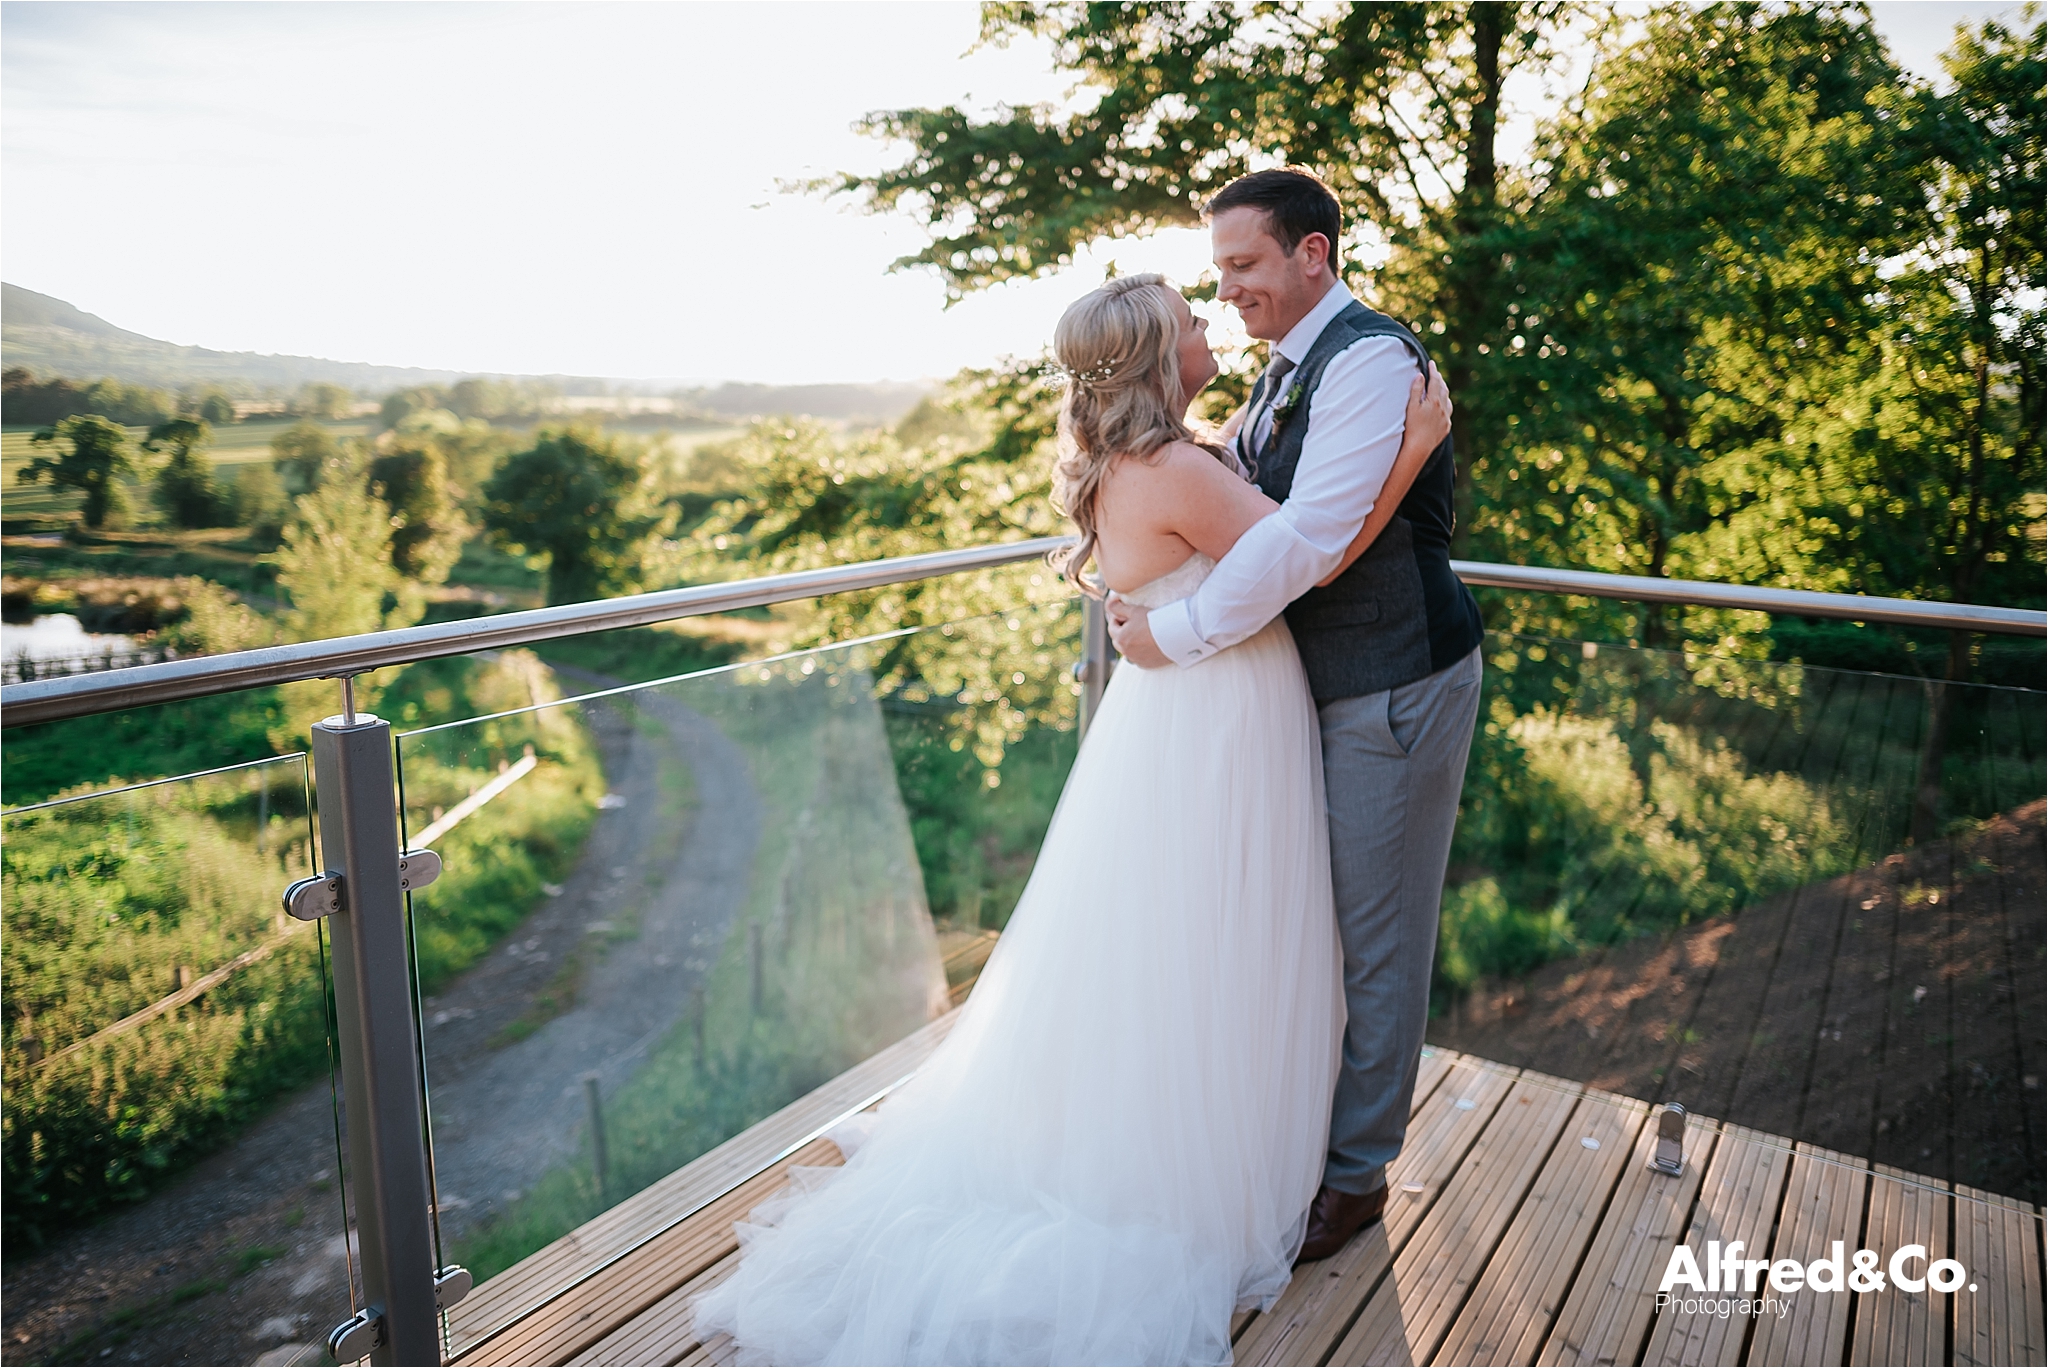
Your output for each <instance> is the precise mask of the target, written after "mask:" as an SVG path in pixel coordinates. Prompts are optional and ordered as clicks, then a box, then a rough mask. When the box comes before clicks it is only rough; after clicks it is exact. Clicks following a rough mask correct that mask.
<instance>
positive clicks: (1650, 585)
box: [1451, 561, 2048, 636]
mask: <svg viewBox="0 0 2048 1368" xmlns="http://www.w3.org/2000/svg"><path fill="white" fill-rule="evenodd" d="M1451 569H1452V570H1454V571H1456V572H1457V575H1458V578H1459V579H1462V580H1464V581H1465V583H1467V584H1472V585H1480V586H1484V587H1486V588H1489V589H1521V590H1526V591H1529V592H1533V593H1541V594H1577V595H1581V596H1583V597H1586V598H1611V599H1627V600H1629V601H1630V602H1633V603H1684V604H1690V605H1692V606H1694V607H1699V608H1745V609H1749V610H1752V611H1754V612H1760V613H1781V614H1784V615H1785V616H1787V617H1821V618H1841V619H1844V620H1847V621H1851V622H1882V623H1886V624H1888V625H1891V626H1895V627H1930V628H1947V629H1951V630H1959V631H1965V632H2004V633H2008V634H2011V635H2015V636H2048V613H2043V612H2039V611H2037V610H2035V609H2031V608H1981V607H1978V606H1977V605H1975V604H1970V603H1939V602H1933V601H1929V600H1925V599H1899V598H1874V597H1869V596H1866V595H1863V594H1821V593H1815V592H1814V591H1812V590H1810V589H1761V588H1757V587H1754V586H1752V585H1747V584H1714V583H1711V582H1709V581H1707V580H1675V579H1652V578H1650V577H1649V576H1647V575H1609V574H1605V573H1601V572H1598V571H1593V570H1545V569H1543V568H1542V567H1541V566H1531V565H1488V564H1485V563H1483V562H1480V561H1452V562H1451Z"/></svg>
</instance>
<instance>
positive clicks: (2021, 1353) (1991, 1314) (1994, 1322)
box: [1949, 1185, 2048, 1364]
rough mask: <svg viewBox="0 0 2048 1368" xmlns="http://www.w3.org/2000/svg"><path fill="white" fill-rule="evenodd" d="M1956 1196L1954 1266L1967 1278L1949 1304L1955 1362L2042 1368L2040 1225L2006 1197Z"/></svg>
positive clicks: (1969, 1191)
mask: <svg viewBox="0 0 2048 1368" xmlns="http://www.w3.org/2000/svg"><path fill="white" fill-rule="evenodd" d="M1955 1191H1956V1207H1955V1230H1956V1252H1955V1258H1956V1261H1957V1262H1958V1263H1960V1264H1962V1266H1963V1267H1964V1268H1965V1269H1967V1270H1968V1271H1969V1276H1970V1280H1969V1282H1968V1283H1966V1284H1964V1286H1963V1289H1962V1291H1960V1292H1957V1293H1956V1294H1955V1295H1954V1296H1952V1297H1951V1298H1950V1299H1949V1300H1950V1304H1951V1305H1952V1306H1953V1308H1954V1312H1955V1361H1956V1362H1957V1363H1968V1364H1993V1363H2041V1362H2043V1359H2044V1355H2048V1347H2044V1344H2043V1340H2044V1336H2043V1334H2042V1328H2041V1320H2042V1301H2041V1294H2042V1287H2041V1220H2040V1217H2039V1216H2038V1215H2037V1214H2036V1213H2035V1211H2034V1209H2033V1208H2032V1207H2030V1206H2028V1205H2026V1204H2025V1203H2023V1202H2018V1201H2015V1200H2014V1199H2012V1198H2010V1197H2000V1196H1997V1195H1996V1194H1994V1193H1989V1192H1980V1191H1978V1190H1977V1189H1976V1188H1969V1187H1962V1186H1960V1185H1958V1186H1957V1188H1956V1190H1955ZM1973 1289H1974V1290H1973Z"/></svg>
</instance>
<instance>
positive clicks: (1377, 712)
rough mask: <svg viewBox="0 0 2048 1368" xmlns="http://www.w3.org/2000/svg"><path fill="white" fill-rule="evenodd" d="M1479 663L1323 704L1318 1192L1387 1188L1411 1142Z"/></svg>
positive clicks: (1475, 655) (1475, 656)
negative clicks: (1325, 794) (1328, 976)
mask: <svg viewBox="0 0 2048 1368" xmlns="http://www.w3.org/2000/svg"><path fill="white" fill-rule="evenodd" d="M1479 675H1480V661H1479V652H1478V650H1477V649H1475V650H1474V651H1473V652H1472V654H1470V655H1468V656H1466V657H1465V658H1464V659H1463V660H1461V661H1459V662H1458V663H1457V664H1455V665H1452V666H1450V667H1449V668H1448V669H1444V670H1439V671H1438V672H1437V673H1435V674H1433V675H1431V676H1429V677H1428V678H1427V679H1420V680H1417V681H1416V682H1415V683H1413V684H1403V685H1402V686H1401V687H1400V688H1398V689H1388V690H1385V691H1383V692H1381V693H1374V694H1364V695H1361V696H1360V697H1357V698H1340V699H1336V700H1333V701H1332V702H1329V703H1325V704H1323V705H1322V706H1321V707H1320V708H1319V709H1318V710H1317V711H1318V712H1319V713H1320V715H1321V720H1322V732H1323V782H1324V784H1325V786H1326V787H1327V789H1328V791H1329V799H1330V865H1331V872H1332V874H1333V876H1334V884H1335V888H1336V895H1337V932H1338V939H1339V940H1340V941H1341V942H1342V944H1343V948H1344V1005H1345V1008H1346V1010H1347V1012H1348V1020H1347V1021H1346V1024H1345V1027H1344V1057H1343V1064H1342V1067H1341V1069H1340V1070H1339V1072H1338V1076H1337V1098H1336V1103H1335V1106H1334V1107H1333V1108H1332V1110H1331V1114H1330V1152H1329V1157H1328V1159H1327V1160H1326V1162H1325V1164H1324V1168H1323V1181H1324V1182H1325V1183H1327V1184H1328V1185H1329V1186H1331V1187H1333V1188H1336V1189H1337V1190H1338V1191H1340V1192H1353V1193H1365V1192H1371V1191H1373V1190H1375V1189H1377V1188H1380V1187H1383V1186H1385V1185H1386V1181H1387V1175H1386V1169H1387V1165H1388V1164H1389V1163H1390V1162H1392V1160H1393V1158H1394V1156H1395V1155H1397V1154H1399V1153H1400V1152H1401V1144H1402V1142H1403V1141H1404V1140H1406V1139H1407V1136H1408V1108H1409V1105H1410V1102H1411V1101H1412V1099H1413V1097H1414V1095H1415V1074H1416V1070H1417V1068H1418V1066H1419V1065H1420V1063H1421V1059H1422V1034H1423V1029H1424V1027H1425V1026H1426V1025H1427V1022H1428V1018H1429V975H1430V969H1431V967H1432V965H1433V964H1434V962H1435V959H1436V931H1437V916H1438V910H1439V905H1440V904H1441V902H1442V900H1443V892H1444V867H1445V864H1446V862H1447V861H1448V860H1449V859H1450V854H1451V830H1452V828H1453V827H1454V826H1455V825H1456V824H1457V820H1458V795H1459V793H1460V791H1461V790H1462V789H1463V788H1464V785H1465V759H1466V756H1467V755H1468V754H1469V753H1470V751H1471V749H1472V726H1473V723H1474V721H1475V720H1476V719H1477V717H1478V714H1479V693H1480V689H1479Z"/></svg>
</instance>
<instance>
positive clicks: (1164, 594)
mask: <svg viewBox="0 0 2048 1368" xmlns="http://www.w3.org/2000/svg"><path fill="white" fill-rule="evenodd" d="M1205 327H1206V325H1205V324H1204V322H1203V321H1202V320H1200V319H1198V318H1196V317H1195V315H1194V313H1193V311H1192V310H1190V309H1189V308H1188V306H1187V303H1186V301H1185V300H1184V299H1182V297H1181V296H1180V295H1179V294H1178V293H1177V292H1176V291H1174V290H1173V289H1172V288H1170V287H1168V286H1167V285H1166V284H1165V282H1164V281H1163V280H1162V279H1161V278H1160V277H1159V276H1156V275H1138V276H1129V277H1125V278H1122V279H1119V280H1113V281H1111V282H1110V283H1109V284H1107V285H1104V286H1103V287H1102V288H1101V289H1099V290H1096V291H1094V292H1093V293H1091V294H1089V295H1088V296H1086V297H1085V298H1083V299H1081V300H1080V301H1078V302H1077V303H1075V304H1074V305H1073V307H1072V308H1070V309H1068V310H1067V313H1066V315H1065V316H1064V317H1063V318H1062V319H1061V320H1060V324H1059V329H1058V332H1057V334H1056V337H1055V341H1054V349H1055V351H1056V353H1057V355H1058V358H1059V361H1060V364H1061V366H1062V367H1063V368H1064V369H1065V371H1066V372H1067V375H1068V377H1069V381H1070V383H1069V387H1068V391H1067V394H1066V398H1065V401H1064V405H1063V407H1062V409H1061V413H1060V456H1059V463H1058V465H1057V467H1056V470H1055V481H1054V483H1055V492H1056V495H1057V497H1058V498H1059V500H1060V502H1061V504H1062V506H1063V507H1065V508H1066V509H1067V510H1069V511H1070V513H1071V516H1072V517H1073V519H1074V521H1075V523H1076V524H1077V525H1078V526H1079V528H1080V533H1081V537H1080V542H1079V544H1078V546H1077V547H1076V549H1075V550H1074V551H1073V552H1071V553H1070V554H1069V555H1068V556H1067V558H1066V561H1065V567H1064V568H1065V569H1066V570H1067V571H1068V573H1069V574H1070V575H1071V576H1072V577H1074V578H1075V579H1077V580H1078V579H1079V578H1080V575H1081V571H1082V569H1083V567H1084V566H1085V565H1086V564H1087V563H1088V562H1089V560H1090V559H1091V558H1092V559H1093V560H1094V562H1095V564H1096V566H1097V568H1098V570H1099V571H1100V574H1101V578H1102V580H1103V581H1104V582H1105V583H1106V584H1107V585H1108V587H1109V588H1111V589H1114V590H1117V591H1119V592H1121V593H1122V595H1123V596H1124V597H1125V598H1127V599H1129V600H1131V601H1132V602H1134V603H1136V604H1139V605H1141V606H1153V605H1157V604H1164V603H1168V602H1171V601H1172V600H1174V599H1178V598H1181V597H1183V596H1185V595H1186V594H1187V593H1189V592H1190V591H1191V590H1192V589H1193V588H1194V587H1195V585H1197V584H1198V583H1200V582H1201V580H1202V578H1203V576H1205V575H1207V574H1208V572H1209V570H1210V569H1211V568H1212V567H1213V566H1214V564H1215V562H1216V561H1217V560H1219V559H1220V558H1221V557H1222V556H1223V554H1224V553H1225V552H1226V551H1228V550H1229V549H1230V547H1231V545H1232V544H1233V543H1235V542H1236V540H1237V538H1238V536H1239V535H1240V534H1241V533H1243V532H1244V530H1245V529H1246V528H1248V527H1250V526H1251V525H1252V524H1253V523H1255V522H1257V521H1258V520H1259V519H1261V518H1263V517H1265V516H1266V515H1267V514H1269V513H1271V512H1272V511H1273V510H1274V508H1275V507H1276V505H1275V504H1274V503H1273V502H1272V501H1271V500H1269V499H1268V498H1266V496H1265V495H1263V494H1261V493H1260V492H1259V491H1258V490H1257V489H1256V488H1254V487H1253V486H1252V485H1251V484H1250V483H1249V482H1248V481H1247V480H1246V479H1245V477H1244V475H1243V473H1242V472H1241V471H1240V470H1239V469H1238V468H1237V465H1236V462H1235V461H1234V459H1233V458H1232V457H1231V456H1230V455H1228V454H1227V449H1226V448H1224V447H1221V446H1217V445H1212V444H1210V443H1208V442H1205V441H1203V440H1202V439H1201V438H1200V437H1198V436H1197V435H1196V433H1195V432H1194V431H1193V430H1191V429H1190V427H1189V426H1188V423H1187V420H1186V417H1185V413H1186V409H1187V406H1188V401H1189V400H1190V399H1192V398H1193V396H1194V395H1195V394H1196V393H1198V392H1199V391H1200V390H1201V389H1202V387H1203V386H1205V385H1207V384H1208V383H1209V381H1210V380H1212V379H1213V378H1214V377H1215V375H1216V362H1215V360H1214V358H1213V357H1212V356H1211V354H1210V351H1209V346H1208V340H1207V337H1206V335H1205V331H1204V329H1205ZM1447 407H1448V406H1447V402H1446V401H1445V398H1444V396H1443V393H1442V390H1441V382H1438V385H1437V387H1436V388H1435V389H1434V390H1433V391H1432V390H1431V389H1430V388H1429V387H1428V386H1426V385H1425V384H1424V382H1423V381H1422V380H1420V379H1418V380H1417V382H1416V385H1415V389H1414V391H1413V393H1412V394H1411V396H1410V401H1409V413H1408V432H1407V434H1406V436H1405V438H1404V441H1403V445H1402V452H1401V458H1400V461H1399V463H1398V464H1397V465H1396V468H1395V471H1394V474H1393V476H1392V477H1391V478H1390V480H1389V487H1388V490H1387V492H1386V495H1385V497H1383V498H1382V499H1381V500H1380V505H1379V507H1380V509H1382V510H1386V512H1387V513H1391V510H1392V509H1393V508H1394V506H1395V505H1396V504H1398V503H1399V502H1400V493H1401V490H1402V489H1403V488H1404V487H1405V483H1406V481H1408V480H1412V479H1413V477H1414V474H1415V472H1416V471H1417V470H1419V469H1420V467H1421V464H1422V461H1423V460H1424V459H1425V458H1426V457H1427V455H1428V453H1429V452H1430V451H1431V449H1433V448H1434V447H1435V445H1436V444H1437V442H1438V441H1440V440H1441V438H1442V436H1443V433H1444V432H1445V431H1446V430H1447V429H1448V426H1449V420H1448V416H1447ZM1384 522H1385V515H1383V514H1381V513H1376V514H1375V517H1374V519H1373V520H1372V521H1369V522H1368V523H1367V525H1366V527H1365V529H1364V530H1363V531H1362V532H1361V533H1360V537H1359V542H1358V543H1357V544H1355V545H1354V546H1353V548H1352V552H1351V554H1352V555H1353V556H1355V555H1357V554H1358V552H1359V551H1361V550H1363V549H1364V545H1365V544H1366V543H1368V542H1369V541H1370V540H1371V536H1372V535H1373V534H1374V533H1376V532H1377V530H1378V525H1380V524H1383V523H1384ZM1090 588H1091V590H1092V589H1094V588H1095V586H1090ZM1321 769H1322V766H1321V759H1320V752H1319V749H1318V740H1317V728H1316V715H1315V710H1314V708H1313V706H1312V704H1311V703H1310V700H1309V692H1308V686H1307V683H1306V681H1305V679H1304V677H1303V674H1302V669H1301V663H1300V661H1299V660H1298V659H1297V657H1296V655H1295V650H1294V642H1293V639H1292V638H1291V637H1290V636H1289V635H1288V631H1287V627H1286V625H1285V623H1284V622H1282V621H1280V620H1278V619H1275V620H1274V621H1273V622H1272V623H1270V624H1269V625H1268V626H1267V627H1266V628H1265V629H1264V630H1263V631H1261V632H1259V633H1258V634H1257V635H1255V636H1253V637H1251V638H1250V639H1249V640H1247V641H1244V642H1242V643H1240V644H1239V645H1237V646H1235V647H1232V648H1230V649H1229V650H1226V651H1223V652H1221V653H1219V654H1217V655H1216V656H1214V657H1212V658H1211V659H1209V660H1207V661H1204V662H1203V663H1202V664H1200V665H1198V666H1195V667H1192V668H1189V669H1162V670H1157V671H1144V670H1138V669H1125V670H1121V671H1119V672H1118V673H1117V674H1116V676H1115V678H1114V679H1113V680H1112V681H1111V683H1110V685H1109V688H1108V690H1107V691H1106V693H1105V694H1104V697H1103V700H1102V708H1101V711H1100V713H1099V715H1098V716H1097V718H1096V719H1095V721H1094V723H1093V725H1092V726H1091V727H1090V729H1089V732H1088V736H1087V740H1086V744H1084V745H1083V746H1082V748H1081V752H1080V755H1079V758H1078V759H1077V760H1076V761H1075V763H1074V768H1073V772H1072V774H1071V775H1070V776H1069V778H1068V781H1067V786H1066V791H1065V793H1064V794H1063V795H1062V797H1061V799H1060V804H1059V809H1058V811H1057V812H1056V813H1055V815H1054V817H1053V821H1052V826H1051V829H1050V830H1049V831H1048V832H1047V833H1046V838H1045V842H1044V845H1043V847H1042V848H1041V850H1040V852H1039V857H1038V863H1037V866H1036V868H1035V869H1034V870H1033V871H1032V875H1031V881H1030V884H1029V885H1028V886H1027V887H1026V889H1025V890H1024V894H1023V897H1022V899H1021V900H1020V901H1019V903H1018V904H1017V909H1016V912H1015V913H1014V915H1013V916H1012V917H1011V919H1010V922H1009V926H1008V929H1007V930H1006V931H1005V932H1004V934H1003V937H1002V940H1001V942H1000V943H999V945H998V946H997V949H996V951H995V954H994V955H993V956H992V957H991V958H990V960H989V963H988V967H987V969H986V970H985V971H984V972H983V974H982V976H981V980H980V982H979V983H978V984H977V985H976V987H975V990H974V994H973V996H972V998H971V999H970V1000H969V1002H968V1004H967V1006H966V1007H965V1008H964V1009H963V1010H962V1013H961V1016H960V1020H959V1022H958V1024H957V1025H956V1026H955V1027H954V1028H953V1031H952V1033H951V1035H950V1036H949V1037H948V1038H947V1040H946V1041H945V1043H944V1044H943V1045H941V1046H940V1048H939V1049H938V1051H937V1052H936V1053H935V1054H933V1056H932V1057H931V1059H930V1060H929V1062H927V1063H926V1064H925V1066H924V1067H923V1068H922V1069H921V1070H920V1071H919V1073H918V1075H917V1077H916V1078H915V1079H913V1080H912V1081H911V1082H909V1083H908V1084H906V1085H905V1086H903V1087H902V1088H901V1089H899V1090H898V1091H897V1092H896V1093H895V1094H894V1095H893V1096H892V1097H891V1098H890V1099H889V1100H888V1102H887V1103H886V1104H885V1105H884V1106H883V1107H882V1109H881V1112H880V1114H879V1117H878V1118H877V1123H876V1126H875V1129H874V1131H873V1133H872V1135H871V1136H870V1137H869V1138H867V1139H866V1140H865V1142H864V1143H862V1144H860V1145H859V1146H858V1148H857V1152H855V1153H854V1154H853V1156H852V1157H851V1158H850V1160H849V1161H848V1162H847V1164H846V1166H845V1167H844V1168H841V1169H822V1170H808V1171H800V1173H799V1175H798V1181H796V1182H795V1183H793V1185H792V1189H791V1191H790V1192H789V1193H787V1194H786V1195H785V1196H783V1197H781V1198H778V1199H776V1200H775V1201H772V1202H770V1203H767V1204H764V1206H763V1207H762V1208H760V1209H758V1210H756V1211H755V1212H754V1213H753V1216H752V1218H751V1222H752V1223H751V1224H747V1225H742V1226H741V1227H740V1235H741V1244H742V1250H743V1252H742V1254H741V1259H740V1265H739V1268H738V1271H737V1272H736V1273H735V1274H734V1275H733V1276H732V1277H731V1278H730V1279H728V1280H727V1281H726V1282H725V1283H724V1284H722V1285H721V1286H719V1287H718V1288H716V1289H714V1290H712V1291H711V1292H709V1293H707V1294H706V1295H705V1297H704V1299H703V1300H702V1301H701V1302H700V1303H699V1305H698V1309H697V1332H698V1334H699V1335H700V1336H701V1337H705V1338H708V1337H709V1336H711V1335H712V1334H715V1333H718V1332H720V1331H724V1332H726V1333H728V1334H730V1335H732V1337H733V1338H734V1340H735V1341H737V1344H738V1347H739V1352H740V1355H741V1357H742V1361H748V1362H773V1363H996V1364H1002V1363H1228V1362H1229V1361H1230V1321H1231V1317H1232V1314H1233V1312H1234V1311H1236V1310H1237V1309H1240V1308H1244V1307H1249V1306H1259V1307H1270V1306H1271V1304H1272V1303H1273V1301H1274V1299H1275V1298H1277V1297H1278V1296H1279V1294H1280V1292H1281V1290H1282V1289H1283V1288H1285V1287H1286V1285H1287V1281H1288V1276H1289V1268H1290V1266H1291V1265H1292V1263H1293V1261H1294V1257H1295V1253H1296V1251H1297V1250H1298V1249H1299V1248H1300V1245H1301V1240H1302V1231H1303V1227H1304V1222H1305V1219H1306V1213H1307V1211H1308V1206H1309V1202H1310V1199H1311V1198H1313V1197H1314V1196H1315V1192H1316V1185H1317V1183H1318V1182H1319V1181H1320V1180H1321V1175H1322V1169H1323V1147H1324V1141H1325V1138H1326V1136H1327V1134H1328V1123H1329V1112H1330V1098H1331V1090H1332V1087H1333V1085H1334V1080H1335V1077H1336V1069H1337V1062H1338V1057H1337V1052H1338V1046H1339V1041H1340V1037H1341V1033H1342V1030H1343V1025H1344V999H1343V994H1342V991H1341V984H1340V982H1339V972H1340V965H1339V954H1338V947H1337V931H1336V925H1335V920H1334V914H1333V912H1332V910H1331V894H1330V862H1329V852H1328V835H1327V828H1326V825H1325V816H1324V808H1323V801H1324V799H1323V780H1322V773H1321Z"/></svg>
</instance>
